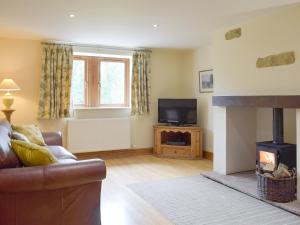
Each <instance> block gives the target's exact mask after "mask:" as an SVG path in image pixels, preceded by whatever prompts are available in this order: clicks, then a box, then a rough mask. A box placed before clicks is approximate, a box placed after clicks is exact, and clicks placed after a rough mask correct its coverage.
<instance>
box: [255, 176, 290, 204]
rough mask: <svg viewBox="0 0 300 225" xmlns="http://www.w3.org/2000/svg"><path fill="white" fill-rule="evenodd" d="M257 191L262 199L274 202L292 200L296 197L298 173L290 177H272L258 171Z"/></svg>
mask: <svg viewBox="0 0 300 225" xmlns="http://www.w3.org/2000/svg"><path fill="white" fill-rule="evenodd" d="M256 177H257V192H258V195H259V196H260V197H261V198H262V199H266V200H269V201H273V202H283V203H284V202H291V201H294V200H295V199H296V173H295V171H293V172H292V176H291V177H289V178H280V179H277V178H272V177H268V176H265V175H264V174H262V173H260V172H259V171H256Z"/></svg>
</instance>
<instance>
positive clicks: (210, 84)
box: [199, 69, 214, 93]
mask: <svg viewBox="0 0 300 225" xmlns="http://www.w3.org/2000/svg"><path fill="white" fill-rule="evenodd" d="M213 91H214V73H213V70H212V69H210V70H201V71H199V92H200V93H208V92H213Z"/></svg>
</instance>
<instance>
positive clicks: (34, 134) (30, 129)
mask: <svg viewBox="0 0 300 225" xmlns="http://www.w3.org/2000/svg"><path fill="white" fill-rule="evenodd" d="M12 129H13V130H14V131H17V132H19V133H21V134H24V135H25V136H26V137H27V138H28V140H29V141H30V142H32V143H34V144H37V145H46V144H45V142H44V138H43V136H42V132H41V131H40V129H39V127H38V126H36V125H22V126H15V125H12Z"/></svg>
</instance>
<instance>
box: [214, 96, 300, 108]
mask: <svg viewBox="0 0 300 225" xmlns="http://www.w3.org/2000/svg"><path fill="white" fill-rule="evenodd" d="M212 104H213V106H223V107H229V106H232V107H266V108H300V95H270V96H267V95H263V96H213V97H212Z"/></svg>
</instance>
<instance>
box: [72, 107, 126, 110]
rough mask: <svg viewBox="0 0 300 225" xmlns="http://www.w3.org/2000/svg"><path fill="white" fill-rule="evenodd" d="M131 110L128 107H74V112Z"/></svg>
mask: <svg viewBox="0 0 300 225" xmlns="http://www.w3.org/2000/svg"><path fill="white" fill-rule="evenodd" d="M99 109H131V107H130V106H106V107H104V106H102V107H85V106H83V107H75V108H74V110H99Z"/></svg>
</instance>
